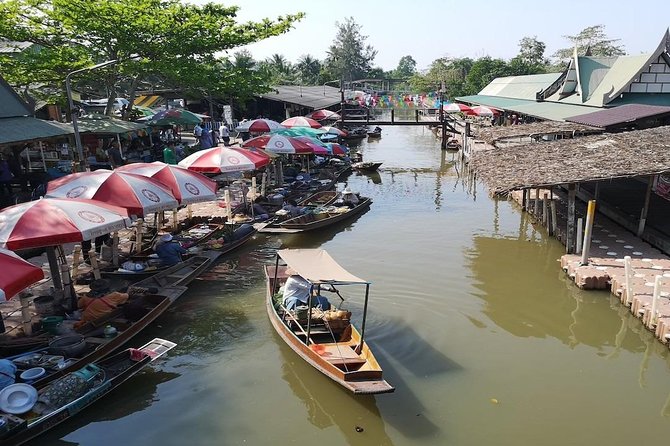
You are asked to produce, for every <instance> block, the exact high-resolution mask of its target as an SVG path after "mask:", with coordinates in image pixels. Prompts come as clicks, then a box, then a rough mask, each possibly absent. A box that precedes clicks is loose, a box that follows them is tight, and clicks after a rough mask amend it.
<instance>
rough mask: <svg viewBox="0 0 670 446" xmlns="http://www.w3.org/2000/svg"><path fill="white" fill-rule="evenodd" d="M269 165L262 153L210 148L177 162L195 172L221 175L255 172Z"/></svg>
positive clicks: (229, 148)
mask: <svg viewBox="0 0 670 446" xmlns="http://www.w3.org/2000/svg"><path fill="white" fill-rule="evenodd" d="M259 138H263V137H262V136H259ZM254 139H256V138H254ZM249 141H251V140H249ZM269 163H270V157H268V156H267V155H265V154H264V153H260V152H252V151H251V150H243V149H241V148H239V147H212V148H211V149H207V150H199V151H197V152H195V153H194V154H192V155H189V156H187V157H186V158H184V159H183V160H181V161H180V162H179V165H180V166H181V167H184V168H186V169H188V170H193V171H196V172H202V173H222V172H244V171H248V170H256V169H259V168H261V167H263V166H266V165H268V164H269Z"/></svg>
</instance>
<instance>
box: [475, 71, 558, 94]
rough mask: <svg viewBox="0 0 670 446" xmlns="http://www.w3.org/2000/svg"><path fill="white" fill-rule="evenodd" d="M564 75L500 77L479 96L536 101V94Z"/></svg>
mask: <svg viewBox="0 0 670 446" xmlns="http://www.w3.org/2000/svg"><path fill="white" fill-rule="evenodd" d="M561 74H562V73H548V74H532V75H528V76H508V77H499V78H496V79H494V80H493V81H491V83H490V84H488V85H487V86H486V87H484V89H483V90H482V91H480V92H479V95H483V96H499V97H505V98H512V99H529V100H533V101H534V100H535V94H536V93H537V92H539V91H542V90H544V89H545V88H546V87H547V86H548V85H551V84H552V83H553V82H554V81H556V79H558V78H559V77H560V76H561Z"/></svg>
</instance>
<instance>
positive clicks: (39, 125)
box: [0, 116, 74, 144]
mask: <svg viewBox="0 0 670 446" xmlns="http://www.w3.org/2000/svg"><path fill="white" fill-rule="evenodd" d="M73 133H74V132H73V131H72V127H71V126H68V125H66V124H62V123H60V122H55V121H45V120H43V119H37V118H33V117H30V116H14V117H11V118H1V119H0V144H14V143H19V142H25V141H35V140H39V139H48V138H56V137H59V136H66V135H71V134H73Z"/></svg>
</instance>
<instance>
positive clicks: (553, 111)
mask: <svg viewBox="0 0 670 446" xmlns="http://www.w3.org/2000/svg"><path fill="white" fill-rule="evenodd" d="M456 100H457V101H460V102H468V103H471V104H478V105H485V106H487V107H493V108H498V109H501V110H508V111H513V112H517V113H521V114H524V115H529V116H534V117H536V118H539V119H549V120H551V121H565V118H569V117H571V116H577V115H583V114H585V113H590V112H593V111H597V110H599V108H598V107H588V106H584V105H575V104H561V103H557V102H547V101H545V102H536V101H529V100H522V99H510V98H499V97H496V96H484V95H473V96H462V97H458V98H456Z"/></svg>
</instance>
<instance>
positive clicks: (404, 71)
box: [391, 56, 416, 79]
mask: <svg viewBox="0 0 670 446" xmlns="http://www.w3.org/2000/svg"><path fill="white" fill-rule="evenodd" d="M415 74H416V61H415V60H414V58H413V57H412V56H403V57H401V58H400V60H399V61H398V66H397V67H396V69H395V70H393V71H392V72H391V77H393V78H395V79H405V78H409V77H412V76H414V75H415Z"/></svg>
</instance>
